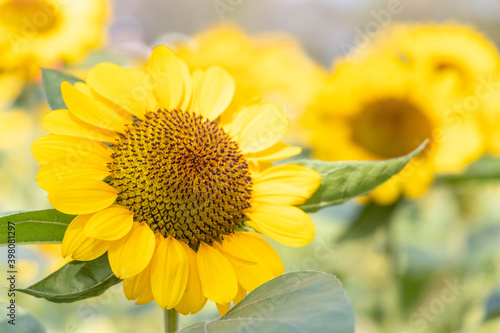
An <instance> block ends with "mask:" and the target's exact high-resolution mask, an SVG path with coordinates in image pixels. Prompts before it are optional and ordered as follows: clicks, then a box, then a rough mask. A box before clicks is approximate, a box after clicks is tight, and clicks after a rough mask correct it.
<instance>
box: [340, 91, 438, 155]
mask: <svg viewBox="0 0 500 333" xmlns="http://www.w3.org/2000/svg"><path fill="white" fill-rule="evenodd" d="M350 125H351V128H352V134H351V135H352V140H353V141H354V142H356V143H357V144H359V145H360V146H362V147H363V148H365V149H366V150H368V151H369V152H371V153H373V154H375V155H377V156H380V157H381V158H393V157H398V156H402V155H405V154H408V153H410V152H411V151H412V150H414V149H415V148H417V147H418V146H419V145H420V144H421V143H422V142H423V141H424V140H425V139H426V138H428V137H430V136H431V135H432V130H433V126H432V123H431V121H430V120H429V118H428V117H427V116H426V115H425V114H424V113H423V112H422V111H420V109H419V108H418V107H417V106H415V105H413V104H412V103H411V102H409V101H407V100H398V99H392V98H389V99H385V100H379V101H376V102H373V103H370V104H366V105H365V106H364V107H363V109H362V110H361V112H360V113H359V114H358V115H357V116H356V117H354V118H353V119H351V124H350Z"/></svg>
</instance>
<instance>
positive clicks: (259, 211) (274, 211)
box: [246, 204, 315, 247]
mask: <svg viewBox="0 0 500 333" xmlns="http://www.w3.org/2000/svg"><path fill="white" fill-rule="evenodd" d="M246 216H247V217H248V218H249V219H250V221H248V222H247V223H248V225H250V226H251V227H255V228H256V229H257V230H259V231H261V232H262V233H264V234H266V235H268V236H269V237H271V238H272V239H274V240H275V241H277V242H279V243H281V244H284V245H287V246H292V247H300V246H304V245H307V244H309V243H310V242H311V241H312V240H313V239H314V234H315V228H314V223H313V222H312V220H311V218H310V217H309V216H308V215H307V214H306V213H304V212H303V211H302V210H300V209H299V208H297V207H294V206H288V205H267V204H266V205H258V206H257V207H255V208H254V210H253V211H252V212H248V213H246Z"/></svg>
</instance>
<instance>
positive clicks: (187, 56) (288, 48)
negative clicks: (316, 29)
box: [176, 24, 326, 119]
mask: <svg viewBox="0 0 500 333" xmlns="http://www.w3.org/2000/svg"><path fill="white" fill-rule="evenodd" d="M176 52H177V55H178V57H179V58H181V59H182V60H184V61H185V62H186V64H187V65H188V66H189V67H190V69H191V71H193V70H194V69H196V68H201V69H206V68H209V67H210V66H214V65H215V66H220V67H222V68H224V69H225V70H227V71H228V72H229V73H230V74H231V76H232V77H233V78H234V80H235V81H236V87H237V88H236V92H235V95H234V99H233V101H232V103H231V106H230V108H231V107H235V106H238V105H239V106H241V105H243V104H248V103H249V102H252V101H253V100H255V99H257V98H260V97H262V101H265V102H275V103H279V104H280V105H281V106H283V108H284V110H285V111H286V112H287V114H288V115H289V116H290V117H291V118H292V119H293V118H294V117H296V116H298V115H299V114H300V113H302V112H303V110H304V108H305V106H306V105H307V104H308V103H309V101H310V99H311V96H312V95H313V94H314V93H315V91H317V89H318V87H319V86H320V85H321V84H322V82H323V81H324V80H325V79H326V72H325V71H324V70H323V69H322V68H321V67H320V66H319V65H317V64H316V63H315V62H314V61H313V60H312V59H310V58H308V57H307V55H306V54H305V52H304V50H303V49H302V48H301V46H300V45H299V44H298V43H297V41H296V40H295V39H293V37H292V36H290V35H286V34H283V33H280V34H277V33H265V34H261V35H257V36H248V35H246V34H245V33H244V32H243V31H242V30H241V29H239V28H238V27H236V26H233V25H227V24H224V25H219V26H216V27H214V28H213V29H211V30H208V31H205V32H202V33H200V34H199V35H197V36H195V37H194V40H191V41H190V42H184V43H181V44H178V45H177V51H176Z"/></svg>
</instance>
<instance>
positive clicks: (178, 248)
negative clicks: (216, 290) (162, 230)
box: [151, 236, 189, 309]
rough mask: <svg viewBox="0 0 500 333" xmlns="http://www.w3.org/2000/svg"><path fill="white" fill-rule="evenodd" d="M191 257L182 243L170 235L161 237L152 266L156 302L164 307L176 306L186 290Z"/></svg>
mask: <svg viewBox="0 0 500 333" xmlns="http://www.w3.org/2000/svg"><path fill="white" fill-rule="evenodd" d="M188 277H189V258H188V255H187V253H186V251H185V250H184V248H183V247H182V245H181V243H180V242H179V241H178V240H176V239H175V238H173V237H172V236H169V237H167V238H165V239H161V238H160V243H159V244H158V248H157V249H156V251H155V254H154V256H153V262H152V266H151V288H152V289H153V295H154V297H155V300H156V303H158V305H159V306H160V307H161V308H162V309H164V308H167V309H172V308H173V307H174V306H176V305H177V304H178V303H179V302H180V300H181V298H182V296H183V295H184V291H185V290H186V285H187V282H188Z"/></svg>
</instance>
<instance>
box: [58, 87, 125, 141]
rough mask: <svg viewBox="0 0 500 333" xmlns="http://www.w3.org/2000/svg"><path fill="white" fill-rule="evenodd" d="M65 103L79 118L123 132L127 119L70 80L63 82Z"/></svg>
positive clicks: (62, 89)
mask: <svg viewBox="0 0 500 333" xmlns="http://www.w3.org/2000/svg"><path fill="white" fill-rule="evenodd" d="M61 93H62V96H63V100H64V103H65V104H66V106H67V107H68V109H69V110H70V111H71V113H72V114H73V115H75V116H76V117H77V118H79V119H81V120H83V121H85V122H87V123H89V124H91V125H94V126H97V127H101V128H105V129H108V130H111V131H115V132H123V131H124V130H125V124H126V123H127V119H124V118H122V117H121V116H120V115H119V114H118V113H117V112H115V111H114V110H113V109H111V108H109V107H107V106H106V105H104V104H103V103H101V102H99V101H98V100H97V99H94V98H92V97H89V96H87V95H86V94H84V93H82V92H81V91H80V90H78V89H76V88H75V87H73V86H72V85H71V84H70V83H68V82H63V83H62V84H61Z"/></svg>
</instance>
